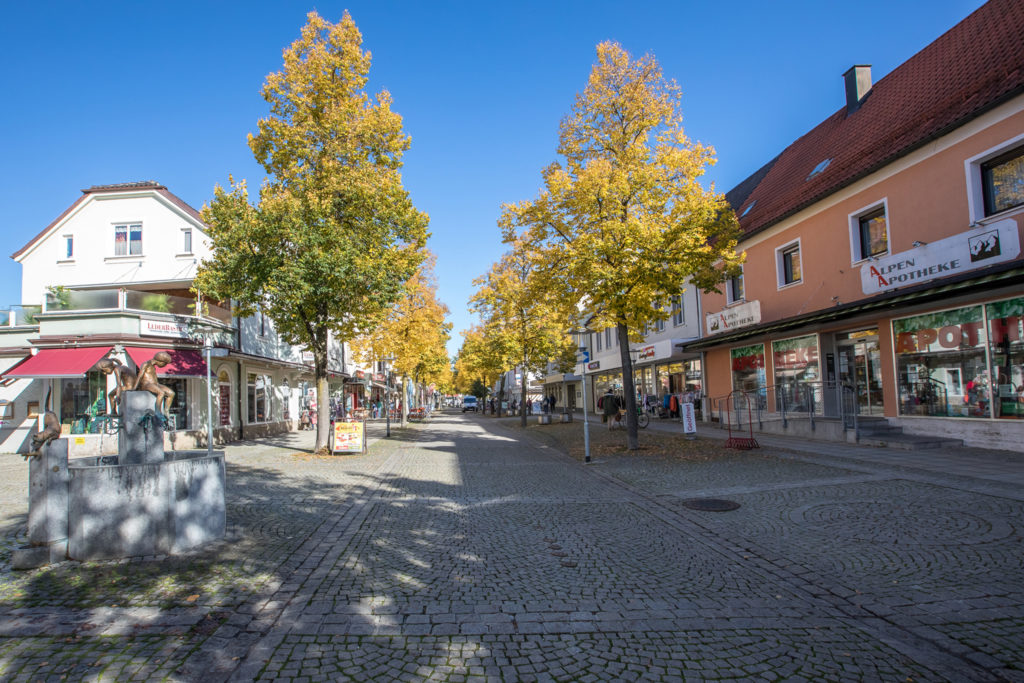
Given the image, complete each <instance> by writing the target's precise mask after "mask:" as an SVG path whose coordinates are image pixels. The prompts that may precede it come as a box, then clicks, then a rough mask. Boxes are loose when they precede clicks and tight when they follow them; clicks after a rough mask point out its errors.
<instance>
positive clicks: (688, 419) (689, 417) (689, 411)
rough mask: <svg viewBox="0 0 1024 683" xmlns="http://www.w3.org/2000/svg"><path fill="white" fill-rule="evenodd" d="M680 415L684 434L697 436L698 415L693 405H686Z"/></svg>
mask: <svg viewBox="0 0 1024 683" xmlns="http://www.w3.org/2000/svg"><path fill="white" fill-rule="evenodd" d="M680 415H681V416H682V418H683V433H684V434H696V433H697V414H696V412H695V411H694V409H693V404H692V403H684V404H683V406H682V412H681V413H680Z"/></svg>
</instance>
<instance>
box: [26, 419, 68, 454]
mask: <svg viewBox="0 0 1024 683" xmlns="http://www.w3.org/2000/svg"><path fill="white" fill-rule="evenodd" d="M59 436H60V420H58V419H57V414H56V413H54V412H53V411H52V410H47V411H46V412H45V413H43V429H42V431H40V432H38V433H36V434H33V435H32V449H33V450H32V452H31V453H23V454H22V457H23V458H25V459H26V460H28V459H29V458H34V457H36V456H38V455H39V454H40V453H42V449H43V446H45V445H46V444H48V443H50V442H51V441H53V440H54V439H56V438H58V437H59Z"/></svg>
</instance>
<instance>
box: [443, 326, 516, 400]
mask: <svg viewBox="0 0 1024 683" xmlns="http://www.w3.org/2000/svg"><path fill="white" fill-rule="evenodd" d="M504 368H505V365H504V360H503V358H502V355H501V354H500V353H499V351H498V349H496V347H495V346H494V345H493V344H491V343H490V342H489V341H488V339H487V336H486V333H485V332H484V328H483V325H474V326H473V327H471V328H470V329H468V330H464V331H463V333H462V347H461V348H460V349H459V354H458V356H457V357H456V358H455V387H456V389H457V390H458V391H459V393H461V394H463V395H467V394H469V395H473V396H476V397H477V398H480V399H483V398H484V397H486V395H487V387H490V386H492V385H493V384H494V382H495V381H497V379H498V375H499V374H501V371H502V370H503V369H504ZM480 387H483V393H479V388H480ZM474 388H476V390H474Z"/></svg>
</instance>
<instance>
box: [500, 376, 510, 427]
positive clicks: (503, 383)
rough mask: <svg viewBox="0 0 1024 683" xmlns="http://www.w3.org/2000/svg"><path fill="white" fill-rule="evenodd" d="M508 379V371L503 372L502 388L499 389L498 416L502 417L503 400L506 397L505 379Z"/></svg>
mask: <svg viewBox="0 0 1024 683" xmlns="http://www.w3.org/2000/svg"><path fill="white" fill-rule="evenodd" d="M507 379H508V373H507V372H503V373H501V388H500V389H499V390H498V417H502V414H501V401H502V399H503V398H505V381H506V380H507Z"/></svg>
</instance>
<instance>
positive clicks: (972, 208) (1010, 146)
mask: <svg viewBox="0 0 1024 683" xmlns="http://www.w3.org/2000/svg"><path fill="white" fill-rule="evenodd" d="M1018 149H1019V150H1020V151H1021V153H1024V134H1021V135H1017V136H1014V137H1012V138H1008V139H1006V140H1004V141H1003V142H1001V143H999V144H998V145H996V146H994V147H990V148H989V149H987V150H985V151H984V152H981V153H980V154H976V155H974V156H972V157H970V158H968V159H965V160H964V175H965V176H966V180H967V209H968V213H969V215H970V219H971V226H972V227H973V226H974V224H976V223H979V222H988V221H989V220H991V219H993V218H994V217H996V216H1002V215H1004V214H1010V213H1011V212H1016V211H1022V210H1024V204H1019V205H1017V206H1014V207H1011V208H1008V209H1004V210H1003V211H1000V212H999V213H993V214H986V213H985V205H986V200H985V194H986V193H985V183H984V174H983V172H982V167H983V166H984V165H985V164H988V163H991V162H993V161H995V160H997V159H999V158H1000V157H1003V156H1007V155H1009V154H1010V153H1012V152H1014V151H1016V150H1018Z"/></svg>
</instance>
